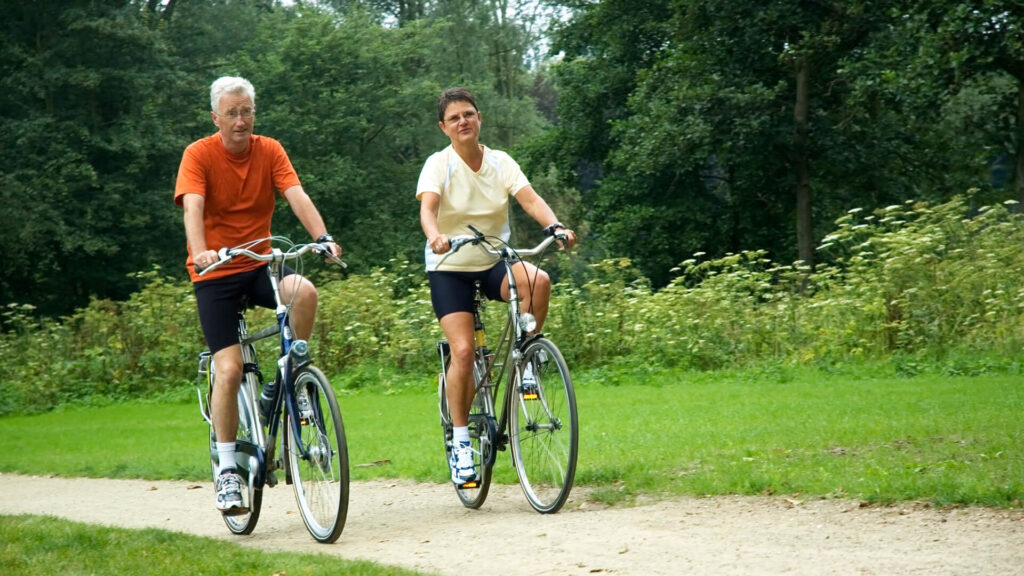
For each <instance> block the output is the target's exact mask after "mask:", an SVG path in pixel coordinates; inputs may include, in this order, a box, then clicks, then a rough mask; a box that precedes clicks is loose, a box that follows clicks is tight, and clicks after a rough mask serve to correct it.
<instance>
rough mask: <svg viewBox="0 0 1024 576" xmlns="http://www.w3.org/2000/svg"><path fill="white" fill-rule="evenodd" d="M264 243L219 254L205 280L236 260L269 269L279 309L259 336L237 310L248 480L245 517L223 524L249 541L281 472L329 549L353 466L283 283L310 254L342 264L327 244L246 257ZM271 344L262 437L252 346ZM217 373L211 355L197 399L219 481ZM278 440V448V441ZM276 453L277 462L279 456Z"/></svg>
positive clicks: (341, 521)
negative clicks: (276, 349) (273, 354)
mask: <svg viewBox="0 0 1024 576" xmlns="http://www.w3.org/2000/svg"><path fill="white" fill-rule="evenodd" d="M265 240H266V239H264V240H259V241H257V242H253V243H250V244H246V245H244V246H241V247H237V248H222V249H221V250H220V251H219V252H218V255H219V256H220V258H219V260H218V261H217V262H216V263H214V264H212V265H211V266H209V267H208V268H206V269H205V270H202V271H201V272H200V274H205V273H207V272H209V271H211V270H214V269H216V268H217V267H219V266H222V265H223V264H225V263H226V262H229V261H231V260H232V259H234V258H236V257H239V256H244V257H247V258H252V259H254V260H260V261H262V262H269V263H270V265H269V266H268V267H267V274H268V275H269V276H270V283H271V286H272V287H273V291H274V300H275V302H276V303H277V306H276V310H275V315H276V322H275V323H274V324H273V325H271V326H268V327H267V328H264V329H263V330H260V331H259V332H256V333H255V334H250V333H249V331H248V327H247V325H246V322H245V311H246V309H247V305H246V303H245V302H243V303H242V304H241V305H240V306H239V309H238V341H239V342H240V343H241V344H242V361H243V371H244V375H243V377H242V384H241V386H239V388H238V433H237V439H236V454H237V468H238V473H239V474H240V475H241V476H242V478H243V479H244V480H245V486H244V489H243V495H242V496H243V504H244V511H243V512H242V513H241V514H235V515H224V523H225V524H227V527H228V529H229V530H231V532H232V533H234V534H250V533H252V531H253V529H255V527H256V522H257V521H258V520H259V517H260V506H261V504H262V501H263V488H264V486H270V487H273V486H275V485H276V484H277V476H276V475H275V471H276V470H282V469H283V470H284V474H285V482H286V483H287V484H291V485H292V486H293V488H294V490H295V501H296V503H297V504H298V507H299V513H300V515H301V516H302V520H303V521H304V522H305V524H306V528H307V529H308V530H309V533H310V534H311V535H312V536H313V538H315V539H316V540H317V541H319V542H324V543H330V542H334V541H335V540H337V539H338V537H339V536H341V532H342V530H343V529H344V527H345V519H346V517H347V515H348V493H349V461H348V447H347V444H346V442H345V426H344V424H343V423H342V419H341V408H340V407H339V405H338V400H337V398H336V396H335V394H334V389H333V388H331V384H330V382H328V380H327V377H326V376H324V374H323V372H321V371H320V370H319V369H317V368H316V367H315V366H313V364H312V363H311V362H310V360H309V345H308V344H307V343H306V341H305V340H298V339H295V338H294V333H293V332H292V327H291V307H290V306H289V305H288V303H287V302H282V300H281V294H280V289H279V282H280V280H281V272H282V266H283V264H284V263H285V262H290V261H295V260H297V259H299V258H301V257H302V256H303V255H304V254H307V253H309V252H313V253H315V254H318V255H320V256H323V257H325V258H329V259H331V260H332V261H334V262H335V263H336V264H338V265H340V266H342V267H344V266H345V263H344V262H342V261H341V260H339V259H338V258H335V257H334V256H333V255H331V252H330V250H329V249H328V248H327V247H326V246H324V245H322V244H316V243H311V244H298V245H295V244H292V243H291V242H290V241H289V240H287V239H286V238H281V237H274V238H270V239H269V240H271V241H273V242H274V244H275V246H274V247H272V248H271V252H270V253H269V254H258V253H256V252H253V251H251V250H249V248H250V247H252V246H254V245H256V244H258V243H261V242H264V241H265ZM276 245H286V246H287V249H286V250H285V251H282V250H281V249H279V248H277V247H276ZM273 336H278V337H279V341H280V355H279V357H278V358H277V362H276V370H275V372H276V373H275V376H274V380H273V382H271V383H270V384H269V385H268V387H267V389H268V390H270V391H271V392H272V394H271V395H272V404H271V409H270V415H269V419H268V421H267V422H266V423H265V425H266V426H267V429H266V432H264V428H263V425H261V423H260V417H259V396H260V390H261V389H262V388H263V374H262V372H261V371H260V367H259V363H258V361H257V358H256V348H255V346H254V344H255V343H256V342H258V341H260V340H263V339H265V338H270V337H273ZM215 370H216V367H215V366H214V363H213V357H212V355H211V354H210V352H208V351H207V352H203V353H202V354H200V355H199V384H198V385H197V394H198V396H199V409H200V412H201V413H202V415H203V418H204V419H205V420H206V422H207V423H209V424H210V463H211V466H212V468H213V474H214V476H215V477H216V475H217V470H218V469H219V466H218V454H217V449H216V445H215V442H216V437H215V434H214V429H213V423H212V422H211V420H210V394H211V392H212V390H213V382H214V373H215ZM204 388H205V390H204ZM204 392H205V394H204ZM279 433H280V445H278V444H277V440H276V439H277V437H278V434H279ZM278 448H279V449H280V457H278V454H277V452H276V450H277V449H278Z"/></svg>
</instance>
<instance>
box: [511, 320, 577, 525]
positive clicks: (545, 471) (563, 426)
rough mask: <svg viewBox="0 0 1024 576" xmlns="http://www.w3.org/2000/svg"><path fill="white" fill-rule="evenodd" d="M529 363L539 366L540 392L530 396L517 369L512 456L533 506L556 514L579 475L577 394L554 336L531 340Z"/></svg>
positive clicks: (525, 360)
mask: <svg viewBox="0 0 1024 576" xmlns="http://www.w3.org/2000/svg"><path fill="white" fill-rule="evenodd" d="M527 363H532V365H533V371H534V377H535V379H536V382H537V392H538V394H537V396H536V399H527V398H524V394H523V391H522V388H521V386H520V377H519V374H518V371H517V373H516V374H515V376H514V381H513V385H514V386H515V388H514V389H513V390H512V399H511V404H510V406H509V411H510V414H509V428H510V433H511V441H512V458H513V462H514V463H515V468H516V473H517V474H518V476H519V484H520V485H521V486H522V488H523V493H524V494H525V495H526V499H527V500H528V501H529V502H530V505H531V506H533V508H534V509H535V510H536V511H538V512H540V513H542V514H551V513H554V512H557V511H558V510H559V509H561V508H562V505H564V504H565V501H566V500H567V499H568V498H569V492H570V491H571V490H572V483H573V479H574V477H575V475H576V456H577V453H578V450H579V423H578V421H577V412H576V393H575V390H574V389H573V384H572V378H571V377H570V375H569V368H568V366H567V365H566V363H565V359H564V358H563V357H562V353H561V352H559V350H558V347H557V346H555V345H554V343H552V342H551V341H550V340H547V339H546V338H537V339H535V340H532V341H530V342H529V344H527V346H526V349H525V350H524V351H523V357H522V362H521V363H520V366H526V365H527Z"/></svg>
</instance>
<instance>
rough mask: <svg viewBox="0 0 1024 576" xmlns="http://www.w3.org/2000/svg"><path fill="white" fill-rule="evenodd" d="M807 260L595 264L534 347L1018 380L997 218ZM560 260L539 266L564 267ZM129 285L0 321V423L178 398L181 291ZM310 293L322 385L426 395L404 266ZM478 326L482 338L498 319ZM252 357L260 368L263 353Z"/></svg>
mask: <svg viewBox="0 0 1024 576" xmlns="http://www.w3.org/2000/svg"><path fill="white" fill-rule="evenodd" d="M819 250H820V252H821V254H822V256H823V259H825V260H826V263H824V264H821V265H819V266H818V267H817V269H815V270H813V271H812V270H810V269H808V268H806V267H804V266H802V265H800V264H799V263H797V264H794V265H788V266H786V265H779V264H776V263H773V262H771V261H770V260H768V259H766V258H765V255H764V253H763V252H759V251H749V252H743V253H740V254H729V255H726V256H724V257H722V258H717V259H710V260H699V258H700V257H701V256H702V255H700V254H697V255H695V257H694V258H693V259H691V260H687V261H686V262H682V263H681V264H680V265H679V267H678V268H676V269H674V270H673V272H674V273H675V274H676V277H675V279H674V280H673V281H672V282H671V283H670V284H669V285H668V286H666V287H665V288H663V289H662V290H659V291H657V292H654V291H652V290H651V287H650V283H649V282H648V281H647V279H646V278H644V277H643V276H641V275H640V274H639V273H638V272H637V269H636V268H635V267H634V266H633V265H632V263H631V262H630V261H629V260H627V259H609V260H602V261H600V262H595V263H592V264H590V265H589V266H588V267H587V268H586V272H585V273H583V274H578V273H577V274H574V275H572V276H574V277H576V278H578V279H577V280H575V281H563V282H560V283H558V284H556V285H555V289H554V294H553V298H552V302H551V307H550V312H549V316H548V321H547V324H546V325H545V327H544V331H545V333H547V334H549V335H551V337H552V339H553V340H554V341H555V342H557V343H558V345H559V347H560V348H561V349H562V352H563V354H564V355H565V356H566V359H567V360H568V361H569V363H570V365H572V366H573V367H576V368H580V369H582V368H597V367H601V366H616V365H632V366H635V367H636V366H639V367H644V366H648V367H654V366H660V367H678V368H685V369H698V370H714V369H720V368H732V367H738V366H749V365H763V366H775V367H779V366H787V365H804V364H811V365H819V366H824V367H829V366H833V365H836V364H841V363H852V362H866V363H871V364H878V363H885V362H889V363H891V365H892V366H893V367H894V370H895V371H896V372H898V373H901V374H916V373H919V372H922V371H937V372H940V373H945V374H964V373H972V374H973V373H978V372H979V371H1012V372H1014V373H1019V372H1020V371H1021V369H1022V366H1021V362H1020V360H1019V350H1021V348H1022V347H1024V223H1022V220H1021V216H1020V215H1018V214H1013V213H1011V212H1010V211H1009V210H1008V209H1007V208H1006V207H1005V206H992V207H985V208H981V209H978V210H974V211H972V210H971V209H970V207H969V198H955V199H953V200H951V201H950V202H947V203H945V204H941V205H938V206H931V205H928V204H915V203H907V204H904V205H900V206H889V207H886V208H883V209H880V210H876V211H875V212H874V213H871V214H866V213H865V212H864V211H862V210H851V211H850V213H848V214H847V215H845V216H844V217H843V218H840V219H839V220H838V221H837V222H836V230H835V232H833V233H832V234H830V235H829V236H828V237H826V238H825V243H824V244H823V245H822V246H821V247H820V249H819ZM559 258H562V259H563V260H562V261H561V262H557V263H556V262H548V263H546V264H545V266H546V267H548V268H551V269H554V270H558V269H567V268H569V267H570V266H574V267H575V269H576V270H577V271H578V270H579V269H580V267H579V266H577V265H576V264H578V263H569V262H566V261H565V260H564V259H565V258H567V257H566V256H565V255H560V256H559ZM139 276H140V278H141V279H142V280H144V281H145V288H144V289H142V290H141V291H139V292H138V293H136V294H135V295H133V296H132V297H131V298H130V299H129V300H127V301H125V302H120V303H117V302H111V301H106V300H94V301H92V302H90V304H89V306H87V307H85V308H83V309H80V310H78V311H77V312H76V313H75V314H73V315H72V316H69V317H66V318H61V319H59V320H45V319H42V320H41V319H36V318H35V317H34V316H33V312H34V311H33V310H32V309H31V307H28V306H21V305H17V304H10V305H8V307H7V309H6V312H5V313H4V315H3V325H4V327H5V330H4V332H3V333H2V334H0V354H2V356H3V358H4V362H3V363H2V365H0V414H8V413H12V412H32V411H40V410H47V409H49V408H51V407H53V406H55V405H57V404H60V403H64V402H72V401H85V400H89V399H91V398H94V397H102V398H115V399H116V398H128V397H146V396H150V395H154V394H160V393H163V392H165V391H167V390H173V389H175V388H178V387H185V386H189V385H191V384H192V382H193V381H194V378H195V367H196V356H197V354H198V353H199V352H200V351H201V350H202V349H203V348H204V343H203V339H202V335H201V332H200V329H199V326H198V319H197V316H196V312H195V301H194V298H193V295H192V289H191V286H190V285H189V284H188V283H185V282H174V281H171V280H169V279H167V278H165V277H163V276H161V275H160V271H159V269H158V268H154V269H153V270H151V271H149V272H145V273H142V274H140V275H139ZM568 276H570V275H568V274H567V275H565V276H564V277H568ZM317 284H318V287H319V292H320V309H319V312H318V317H317V324H316V331H315V333H314V335H313V342H312V344H313V350H314V353H315V359H316V362H317V364H318V365H319V366H320V367H321V368H322V369H323V370H324V371H325V372H326V373H327V374H328V375H329V376H331V377H332V378H335V381H336V382H343V383H344V384H345V385H346V386H366V385H370V384H372V383H373V382H375V381H377V380H379V381H380V382H381V384H382V385H385V386H388V387H390V386H392V385H395V384H401V382H399V380H401V379H402V378H401V376H400V375H401V374H403V373H404V374H414V375H416V376H415V377H411V378H409V380H410V381H412V382H429V381H432V379H431V378H430V377H429V375H430V374H433V373H434V372H435V371H436V370H437V365H436V363H437V359H436V357H435V351H434V342H435V341H436V340H437V339H438V338H440V337H441V331H440V329H439V327H438V324H437V321H436V320H435V318H434V315H433V311H432V309H431V306H430V295H429V290H428V288H427V286H426V282H425V275H424V274H423V272H422V268H421V267H420V266H419V265H418V264H417V265H413V264H410V263H409V262H408V261H405V260H401V259H395V260H393V261H391V262H390V263H389V266H388V267H387V268H378V269H375V270H373V271H372V272H371V273H370V274H368V275H361V276H353V277H350V278H347V279H345V280H325V279H324V278H323V277H321V278H320V279H319V280H318V281H317ZM485 314H486V315H485V318H486V322H487V325H488V326H489V327H490V330H491V333H492V338H497V332H498V330H499V329H500V328H501V326H502V325H503V322H504V315H505V308H504V306H501V305H496V304H492V305H491V306H489V307H488V308H487V310H486V312H485ZM271 322H273V314H272V313H271V311H263V310H260V311H254V312H252V313H251V314H250V316H249V323H250V327H251V328H254V329H257V328H260V327H262V326H263V325H265V324H269V323H271ZM264 353H266V354H268V356H267V359H268V360H269V358H271V357H272V356H273V355H274V354H275V353H276V350H275V348H274V345H273V343H268V346H267V347H266V348H261V354H264ZM421 375H426V376H424V377H423V378H421V377H420V376H421ZM268 377H269V376H268Z"/></svg>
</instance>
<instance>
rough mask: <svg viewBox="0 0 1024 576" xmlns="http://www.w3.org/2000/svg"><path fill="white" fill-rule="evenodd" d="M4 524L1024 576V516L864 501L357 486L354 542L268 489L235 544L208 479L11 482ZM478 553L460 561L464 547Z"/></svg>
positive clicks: (505, 555) (589, 558)
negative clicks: (65, 522) (540, 501)
mask: <svg viewBox="0 0 1024 576" xmlns="http://www.w3.org/2000/svg"><path fill="white" fill-rule="evenodd" d="M0 486H2V488H0V514H22V513H26V514H29V513H30V514H49V515H55V516H61V517H64V518H68V519H72V520H77V521H82V522H90V523H98V524H108V525H116V526H123V527H128V528H143V527H155V528H163V529H167V530H175V531H179V532H186V533H189V534H196V535H200V536H212V537H216V538H223V539H226V540H231V541H233V542H239V543H242V544H244V545H248V546H253V547H256V548H264V549H285V550H292V551H296V550H300V551H310V552H319V553H324V554H332V555H336V556H339V557H342V558H347V559H365V560H372V561H374V562H379V563H382V564H389V565H399V566H404V567H408V568H414V569H417V570H423V571H426V572H435V573H438V574H442V575H445V576H448V575H451V576H456V575H464V574H493V575H496V576H537V575H552V576H582V575H590V574H608V575H615V576H618V575H644V576H653V575H673V576H675V575H680V574H716V575H720V574H722V575H728V574H742V575H745V576H746V575H756V574H798V575H800V574H807V575H815V576H819V575H824V574H878V575H886V576H892V575H904V574H927V575H929V576H935V575H943V574H951V575H954V574H955V575H958V576H959V575H964V574H986V575H988V574H1024V513H1022V512H1020V511H1000V510H988V509H967V510H948V511H940V510H933V509H929V508H927V507H924V506H902V507H893V508H862V507H860V506H859V505H858V504H857V503H856V502H851V501H816V500H815V501H796V500H791V499H785V498H759V497H715V498H697V499H694V498H684V499H675V500H671V501H663V502H654V503H650V504H644V505H640V506H636V507H628V508H627V507H614V508H608V507H604V506H600V505H595V504H592V503H587V502H585V501H584V499H583V498H582V497H581V492H580V491H578V492H577V493H574V497H573V498H570V501H569V504H567V506H566V509H564V510H563V511H562V512H560V513H558V514H556V515H551V516H541V515H539V514H537V513H535V512H533V511H532V509H530V507H529V505H528V504H527V503H526V501H525V499H524V498H523V496H522V493H521V492H520V490H519V488H518V487H516V486H496V487H494V488H492V491H491V495H490V496H489V497H488V500H487V503H486V504H485V505H484V507H483V508H482V509H481V510H467V509H464V508H463V507H462V506H461V505H460V504H459V503H458V501H457V500H456V498H455V495H454V493H453V492H452V489H451V487H449V486H446V485H428V484H413V483H405V482H397V483H396V482H385V483H359V484H353V486H352V491H351V495H352V496H351V504H350V509H349V516H348V523H347V524H346V526H345V532H344V533H343V534H342V536H341V539H339V540H338V542H337V543H335V544H332V545H322V544H317V543H316V542H314V541H313V540H312V538H310V537H309V535H308V534H307V533H306V531H305V528H304V527H303V525H302V520H301V518H300V517H299V516H298V513H297V512H296V509H295V503H294V500H293V497H292V492H291V490H290V488H289V487H286V486H279V487H277V488H274V489H269V490H267V493H266V496H265V497H264V508H263V513H262V514H261V516H260V521H259V525H258V526H257V528H256V532H255V534H253V535H252V536H247V537H237V536H232V535H231V534H229V533H228V532H227V529H226V528H225V527H224V525H223V523H222V522H221V520H220V517H219V514H218V513H217V512H216V511H215V510H213V506H212V502H213V489H212V486H211V485H210V484H209V483H194V482H148V481H140V480H93V479H61V478H49V477H29V476H19V475H11V474H2V475H0ZM480 531H485V532H487V533H489V534H491V535H493V536H495V537H496V538H495V539H491V540H480V539H475V540H474V542H475V545H476V546H478V550H479V553H478V554H475V555H474V556H473V557H472V558H471V560H472V563H468V562H467V563H465V564H459V563H458V562H453V558H457V557H458V556H461V555H452V554H450V553H449V549H450V546H451V545H452V543H453V542H456V541H458V540H460V539H464V538H465V539H468V538H471V537H472V536H473V535H474V534H479V533H480Z"/></svg>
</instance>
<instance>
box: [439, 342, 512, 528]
mask: <svg viewBox="0 0 1024 576" xmlns="http://www.w3.org/2000/svg"><path fill="white" fill-rule="evenodd" d="M450 361H451V359H450V357H448V358H446V361H445V366H444V368H445V374H446V373H447V372H448V365H449V363H450ZM478 371H479V370H478V368H477V367H474V370H473V378H474V385H475V386H476V389H477V394H489V393H490V392H489V391H488V389H487V388H481V387H480V385H479V382H480V379H481V377H482V375H481V374H479V373H478ZM445 384H446V380H445V378H444V374H442V375H441V380H440V382H439V383H438V397H439V406H440V409H441V428H442V430H443V432H444V451H445V461H444V465H445V470H448V469H449V465H448V461H449V459H450V458H451V451H452V424H451V412H450V411H449V409H448V396H447V393H446V392H447V391H446V389H445ZM491 405H493V403H492V404H491ZM484 406H485V403H484V402H483V399H482V398H477V397H474V399H473V403H472V404H471V405H470V409H469V439H470V442H471V444H472V445H473V464H475V465H476V470H477V480H476V486H475V487H471V488H470V487H465V486H455V494H456V495H458V497H459V501H460V502H462V505H463V506H465V507H466V508H472V509H477V508H480V507H481V506H483V504H484V501H486V500H487V493H488V492H489V491H490V489H491V473H492V472H493V470H494V460H495V451H496V447H495V442H494V439H495V438H496V437H497V425H496V424H495V422H494V417H493V415H490V414H487V412H486V410H485V409H484Z"/></svg>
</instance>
